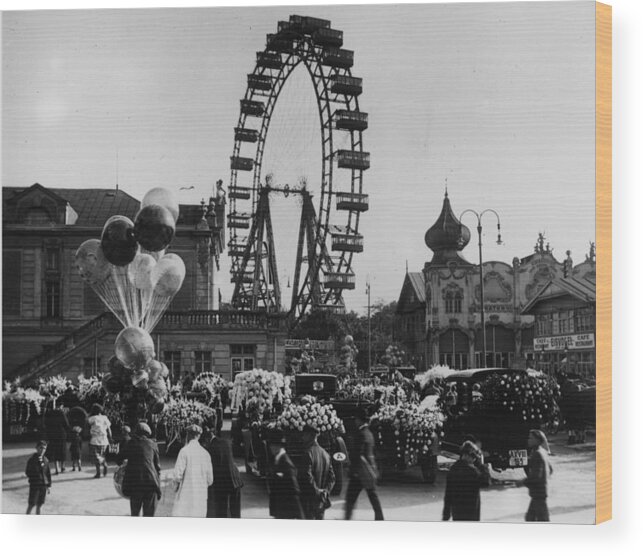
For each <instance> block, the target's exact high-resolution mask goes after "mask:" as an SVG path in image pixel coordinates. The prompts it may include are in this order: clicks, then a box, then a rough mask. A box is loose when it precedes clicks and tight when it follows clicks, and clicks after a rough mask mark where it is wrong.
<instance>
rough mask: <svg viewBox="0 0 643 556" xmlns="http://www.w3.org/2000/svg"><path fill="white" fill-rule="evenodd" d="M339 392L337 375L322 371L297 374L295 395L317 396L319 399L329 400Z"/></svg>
mask: <svg viewBox="0 0 643 556" xmlns="http://www.w3.org/2000/svg"><path fill="white" fill-rule="evenodd" d="M335 392H337V377H336V376H335V375H328V374H321V373H305V374H298V375H295V384H294V392H293V393H294V394H295V396H305V395H310V396H315V397H316V398H317V399H318V400H324V401H328V400H329V399H331V398H332V397H333V396H334V395H335Z"/></svg>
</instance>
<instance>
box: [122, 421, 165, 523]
mask: <svg viewBox="0 0 643 556" xmlns="http://www.w3.org/2000/svg"><path fill="white" fill-rule="evenodd" d="M151 437H152V431H151V429H150V427H149V425H148V424H147V423H138V424H137V425H136V427H135V429H134V435H133V436H132V437H131V438H130V440H129V441H128V442H127V444H125V446H124V448H123V451H122V452H121V453H120V456H121V458H122V460H123V461H125V460H126V466H125V473H124V476H123V495H124V496H128V497H129V499H130V500H129V502H130V512H131V514H132V516H138V515H139V514H140V513H141V509H143V516H144V517H153V516H154V513H155V512H156V505H157V503H158V500H160V499H161V460H160V458H159V449H158V446H157V445H156V442H154V441H153V440H152V438H151Z"/></svg>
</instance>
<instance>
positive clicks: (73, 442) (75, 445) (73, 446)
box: [69, 426, 83, 471]
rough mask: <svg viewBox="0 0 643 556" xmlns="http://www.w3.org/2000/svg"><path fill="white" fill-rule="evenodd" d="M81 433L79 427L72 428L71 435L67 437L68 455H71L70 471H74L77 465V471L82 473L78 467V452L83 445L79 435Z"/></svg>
mask: <svg viewBox="0 0 643 556" xmlns="http://www.w3.org/2000/svg"><path fill="white" fill-rule="evenodd" d="M81 432H83V429H81V428H80V427H79V426H75V427H72V429H71V435H70V436H69V454H70V455H71V470H72V471H76V466H77V465H78V471H82V469H81V466H80V451H81V448H82V445H83V440H82V438H81V437H80V433H81Z"/></svg>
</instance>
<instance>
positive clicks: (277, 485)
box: [268, 431, 304, 519]
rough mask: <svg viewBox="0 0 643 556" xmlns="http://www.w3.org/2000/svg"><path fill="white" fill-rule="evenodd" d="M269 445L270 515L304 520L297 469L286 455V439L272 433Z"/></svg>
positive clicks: (278, 432) (277, 433)
mask: <svg viewBox="0 0 643 556" xmlns="http://www.w3.org/2000/svg"><path fill="white" fill-rule="evenodd" d="M269 443H270V453H271V455H272V457H273V464H272V466H271V468H270V472H269V475H268V492H269V496H270V503H269V507H270V515H271V516H272V517H275V518H277V519H304V512H303V510H302V508H301V501H300V499H299V493H300V491H299V483H298V481H297V468H296V467H295V465H294V464H293V462H292V460H291V459H290V457H289V456H288V454H287V453H286V439H285V438H284V437H283V435H282V434H281V432H280V431H272V433H271V435H270V440H269Z"/></svg>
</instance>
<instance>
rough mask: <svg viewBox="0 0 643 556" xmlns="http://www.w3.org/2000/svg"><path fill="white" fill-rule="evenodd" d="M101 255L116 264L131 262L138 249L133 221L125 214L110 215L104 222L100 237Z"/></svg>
mask: <svg viewBox="0 0 643 556" xmlns="http://www.w3.org/2000/svg"><path fill="white" fill-rule="evenodd" d="M100 244H101V247H102V248H103V255H105V258H106V259H107V260H108V261H109V262H110V263H112V264H113V265H116V266H125V265H128V264H129V263H131V262H132V261H133V260H134V257H135V256H136V252H137V251H138V244H137V243H136V238H135V237H134V223H133V222H132V221H131V220H130V219H129V218H127V216H112V217H111V218H109V219H108V220H107V222H105V226H104V227H103V234H102V236H101V239H100Z"/></svg>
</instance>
